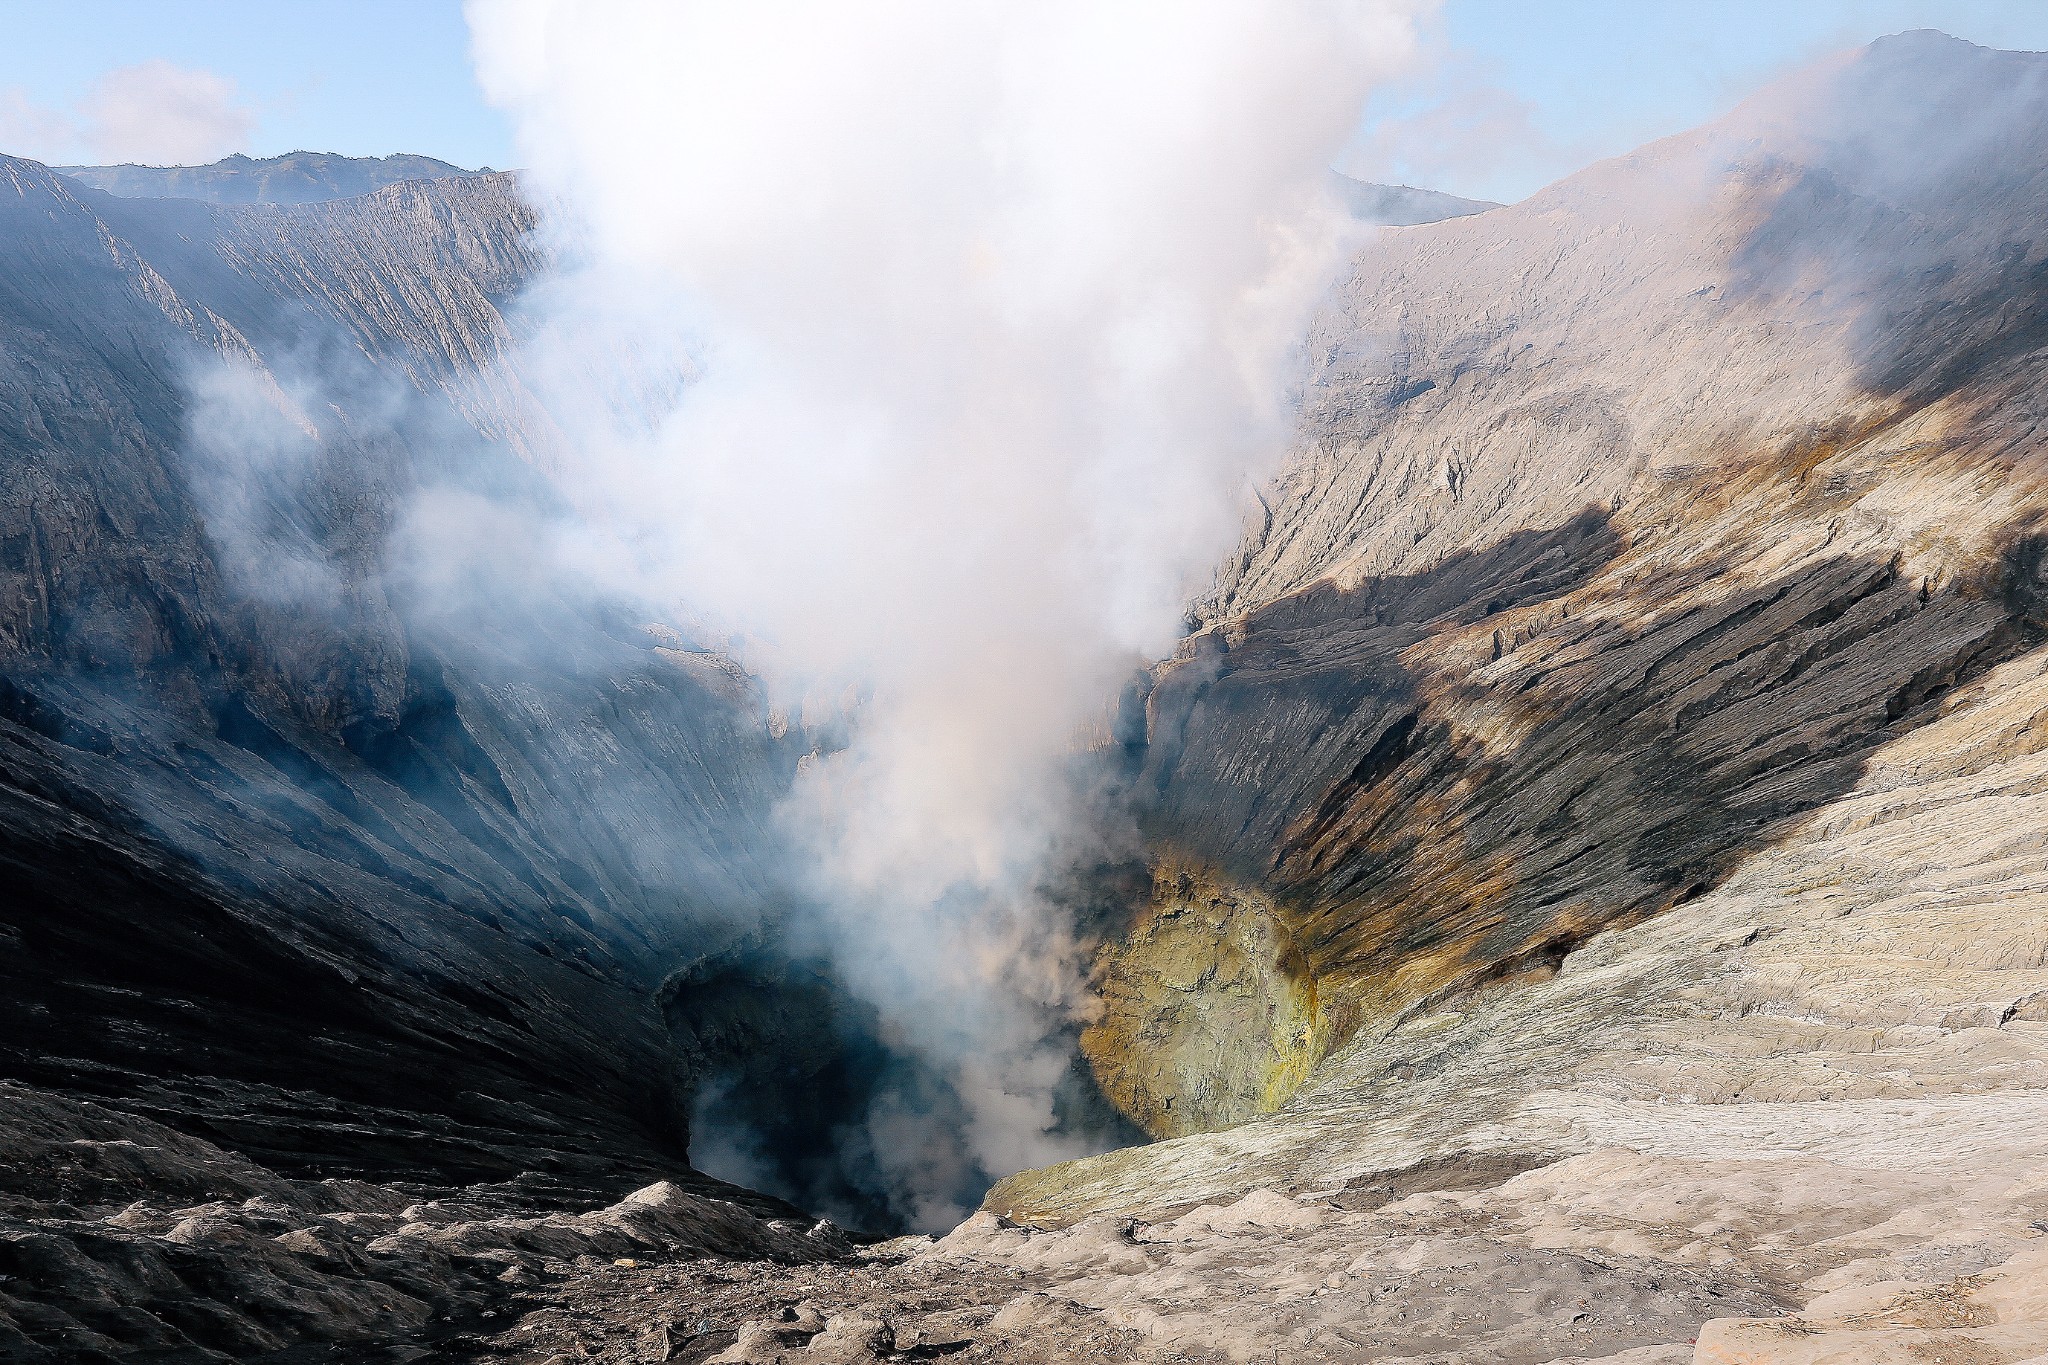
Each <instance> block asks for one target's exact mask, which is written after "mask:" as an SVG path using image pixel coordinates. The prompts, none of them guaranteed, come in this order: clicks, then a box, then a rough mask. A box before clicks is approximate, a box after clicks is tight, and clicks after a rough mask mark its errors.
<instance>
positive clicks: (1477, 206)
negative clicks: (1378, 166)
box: [1331, 171, 1500, 227]
mask: <svg viewBox="0 0 2048 1365" xmlns="http://www.w3.org/2000/svg"><path fill="white" fill-rule="evenodd" d="M1331 175H1332V177H1333V178H1334V179H1335V181H1336V184H1337V196H1338V197H1339V198H1340V199H1342V200H1343V201H1344V205H1345V207H1346V208H1348V209H1350V210H1351V216H1352V217H1354V218H1357V219H1359V220H1361V221H1363V222H1367V223H1374V224H1377V225H1378V226H1380V227H1419V226H1421V225H1422V224H1424V223H1441V222H1443V221H1444V220H1445V219H1447V218H1470V217H1471V216H1472V215H1473V214H1475V213H1484V212H1486V211H1487V210H1488V209H1497V208H1499V207H1500V205H1499V204H1496V203H1494V202H1493V201H1492V200H1491V199H1461V198H1459V197H1458V196H1457V195H1455V194H1445V193H1444V192H1443V191H1442V190H1418V189H1416V188H1415V187H1414V186H1412V185H1381V184H1377V183H1375V182H1373V181H1370V180H1354V179H1352V178H1351V177H1350V176H1348V175H1345V174H1343V173H1341V172H1336V171H1333V172H1331Z"/></svg>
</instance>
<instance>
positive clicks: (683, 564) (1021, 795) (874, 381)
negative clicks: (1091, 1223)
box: [470, 0, 1427, 1226]
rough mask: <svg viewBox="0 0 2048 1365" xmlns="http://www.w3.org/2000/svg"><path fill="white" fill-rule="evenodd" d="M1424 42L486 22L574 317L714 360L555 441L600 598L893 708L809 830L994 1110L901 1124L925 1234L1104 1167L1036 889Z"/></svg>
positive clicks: (1231, 488) (801, 810) (1015, 12)
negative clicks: (613, 591)
mask: <svg viewBox="0 0 2048 1365" xmlns="http://www.w3.org/2000/svg"><path fill="white" fill-rule="evenodd" d="M1426 8H1427V3H1426V0H1378V2H1369V0H1350V2H1348V3H1347V2H1346V0H1330V2H1329V3H1312V2H1311V0H1189V2H1188V3H1182V4H1174V5H1170V6H1162V5H1155V4H1138V3H1133V4H1114V3H1111V4H1104V3H1094V2H1083V0H1049V2H1045V3H1033V4H990V3H955V2H953V0H922V2H913V3H901V2H898V3H886V2H885V3H875V4H864V5H846V4H836V3H826V2H817V3H787V2H786V3H758V4H731V5H712V4H682V3H666V0H647V2H646V3H632V2H631V0H622V2H621V3H614V4H604V5H594V6H593V5H579V4H572V3H569V2H568V0H503V2H502V3H494V2H492V0H477V2H476V3H473V4H472V6H471V9H470V20H471V25H472V30H473V34H474V38H475V45H476V54H477V63H478V67H479V71H480V74H481V76H482V79H483V80H484V83H485V86H486V88H487V90H488V91H489V92H490V93H491V95H492V97H493V98H494V99H496V100H497V101H499V102H500V103H502V104H503V105H504V106H505V107H507V108H508V109H509V110H511V111H512V113H513V114H514V116H515V118H516V119H517V122H518V127H519V132H520V136H521V141H522V145H523V150H524V153H525V156H526V158H527V160H528V164H529V165H530V167H531V171H530V176H531V183H532V184H533V185H534V186H535V188H536V189H537V190H538V192H539V193H540V194H541V195H542V197H543V199H544V201H546V202H549V203H552V204H553V205H555V209H554V216H555V221H556V223H557V225H558V227H560V228H561V229H562V230H563V231H564V232H565V235H566V237H567V239H569V240H570V241H571V242H572V243H573V254H575V255H576V256H577V257H578V259H580V260H582V261H583V262H584V263H585V264H584V267H583V270H582V272H581V273H580V274H579V275H577V276H576V277H574V278H572V279H571V280H570V281H568V283H567V285H565V286H564V285H558V286H557V287H556V288H555V289H554V290H552V291H551V292H550V295H549V297H550V298H552V299H553V304H552V305H549V304H545V303H543V304H541V305H540V306H541V307H542V308H543V310H545V309H546V308H548V307H550V306H553V307H557V308H565V309H567V311H568V312H570V313H573V315H574V321H573V327H574V331H575V335H577V336H580V337H584V338H586V339H587V338H589V337H590V336H591V335H593V333H592V331H591V328H592V319H593V317H602V316H603V315H604V314H605V313H606V312H607V310H608V309H609V308H610V306H611V304H610V301H614V300H618V299H631V300H634V301H635V306H634V307H632V308H629V309H623V310H621V317H620V323H619V325H620V327H621V329H622V333H623V334H632V335H640V334H642V333H643V332H644V328H645V323H646V308H645V300H647V299H648V298H657V299H661V300H673V301H674V303H675V306H676V309H677V316H678V318H679V319H680V320H681V322H682V324H683V328H682V329H683V330H684V331H685V332H686V333H687V341H688V345H687V346H686V347H685V348H684V349H685V350H686V351H687V353H688V354H689V355H690V356H691V360H690V362H689V364H688V365H687V367H683V368H687V370H688V371H689V379H688V382H686V383H682V384H680V385H668V384H664V383H663V382H661V378H660V376H653V377H647V376H642V377H638V378H633V379H630V380H628V381H626V382H624V383H621V384H617V385H611V386H608V388H615V389H616V390H617V391H619V392H630V393H633V394H635V395H639V396H640V397H641V398H642V399H644V398H645V397H646V396H647V395H657V396H660V395H667V397H666V398H664V399H662V401H661V402H660V404H659V407H658V410H657V411H654V412H651V413H644V414H642V419H643V420H639V421H635V422H620V421H617V420H612V419H605V420H591V419H590V414H589V412H588V411H587V408H586V410H585V411H584V412H583V413H582V416H581V417H580V418H579V416H578V415H577V413H576V412H575V411H574V409H576V408H577V407H578V406H579V405H575V404H570V405H566V410H567V415H564V413H565V407H564V406H559V405H558V406H557V408H556V410H555V419H556V420H557V421H558V422H560V424H561V426H562V429H563V431H564V433H565V435H566V437H567V441H566V444H565V446H564V448H563V450H562V451H561V452H560V453H559V454H558V456H557V457H556V458H557V459H558V461H559V475H560V477H561V479H562V480H563V482H564V485H565V488H566V490H567V491H568V493H569V496H570V497H571V499H572V500H573V501H574V502H575V503H576V504H577V505H578V507H579V508H580V509H581V511H582V513H583V515H584V517H585V518H586V520H587V522H588V524H589V526H590V529H591V531H592V562H593V563H594V564H597V565H600V566H604V567H605V568H607V569H608V570H609V571H611V572H614V573H617V574H618V575H620V576H621V578H623V579H629V580H631V582H630V583H628V584H626V586H631V587H633V588H636V589H637V590H639V591H641V592H642V593H646V592H649V591H652V592H654V593H656V594H659V595H662V596H665V597H667V598H668V599H670V600H672V601H677V602H681V603H686V604H688V605H689V606H690V607H691V608H692V609H693V610H694V611H695V612H697V613H698V614H699V615H701V616H703V617H706V618H711V619H717V620H721V621H725V622H729V623H732V624H733V625H734V626H735V627H737V628H739V629H741V630H743V631H745V632H746V634H747V636H748V637H749V638H750V639H752V640H754V641H756V642H757V647H756V649H755V650H754V652H753V653H752V654H751V655H750V662H752V663H753V664H754V665H755V666H757V667H759V668H761V669H762V670H763V671H764V672H765V673H766V674H767V676H768V679H769V681H770V684H771V686H774V687H776V688H778V689H780V690H781V691H782V692H783V693H784V694H785V696H787V697H789V698H792V699H797V698H801V697H802V696H804V695H806V694H808V695H811V696H818V695H834V694H836V693H837V692H838V691H839V690H840V689H842V688H845V687H847V686H853V687H856V688H858V689H859V690H860V695H861V696H862V697H863V699H864V700H863V702H862V704H861V705H860V707H859V715H858V724H857V727H856V730H855V735H854V740H853V743H852V745H851V747H850V748H848V749H846V750H843V751H841V752H837V753H832V754H827V755H824V756H821V757H819V758H818V759H816V760H815V761H813V762H811V763H809V764H808V765H807V767H806V769H805V772H804V775H803V777H802V778H801V779H800V781H799V784H798V788H797V790H796V792H795V793H794V795H793V796H792V798H791V801H790V805H789V809H788V812H787V814H788V815H789V817H790V819H791V820H792V821H793V822H795V823H796V825H797V826H798V827H800V828H802V829H804V830H806V831H807V832H808V835H809V842H810V845H811V847H813V848H814V849H815V852H816V864H815V869H814V879H815V889H816V896H817V899H818V902H819V904H820V905H821V906H822V907H824V910H825V913H824V914H823V915H822V916H821V917H820V918H819V919H818V921H817V924H816V925H815V932H816V934H817V935H818V938H819V943H818V945H817V947H818V948H819V950H820V951H823V952H826V953H829V954H830V955H831V957H832V958H833V959H834V961H835V962H836V963H837V964H838V969H839V970H840V971H841V972H842V973H843V974H844V976H845V978H846V979H847V981H848V982H849V983H850V984H851V985H852V986H853V987H854V988H855V989H856V990H857V991H859V992H860V993H861V994H863V995H864V996H865V997H866V998H867V999H868V1000H870V1001H871V1002H872V1003H873V1004H874V1005H875V1006H876V1007H877V1009H878V1010H879V1012H880V1014H881V1017H882V1018H883V1020H884V1023H885V1027H887V1028H888V1029H889V1030H890V1031H891V1032H892V1033H893V1034H894V1035H896V1041H898V1042H899V1043H900V1044H901V1045H902V1046H904V1047H906V1048H907V1049H909V1050H911V1051H913V1052H914V1053H916V1054H917V1055H920V1056H922V1057H924V1058H926V1059H928V1060H930V1061H931V1062H932V1063H933V1064H934V1065H936V1066H938V1067H940V1068H941V1069H942V1071H943V1074H944V1075H945V1077H946V1079H947V1081H948V1083H949V1085H950V1086H951V1088H952V1090H953V1091H954V1093H955V1094H956V1095H957V1098H958V1101H959V1107H960V1113H961V1118H960V1120H959V1127H960V1129H961V1131H960V1133H959V1134H958V1138H959V1141H958V1142H957V1143H955V1144H954V1145H953V1146H952V1147H950V1148H949V1147H947V1146H946V1145H945V1144H944V1143H943V1142H935V1140H934V1139H933V1138H932V1137H931V1135H930V1133H929V1132H920V1131H918V1129H917V1125H916V1124H915V1123H914V1122H906V1121H905V1120H906V1115H914V1113H915V1112H916V1109H917V1106H916V1104H915V1103H913V1102H912V1101H911V1100H910V1099H909V1098H907V1097H906V1098H905V1100H904V1103H903V1104H902V1105H897V1106H894V1107H891V1106H878V1107H877V1112H876V1113H875V1114H873V1115H871V1116H870V1121H869V1132H868V1133H867V1134H866V1135H865V1138H866V1140H867V1141H869V1142H871V1143H872V1144H873V1146H874V1149H875V1151H876V1152H877V1155H878V1158H879V1159H881V1160H883V1161H884V1162H885V1163H888V1162H892V1161H893V1173H894V1178H895V1180H896V1182H897V1184H898V1187H899V1189H900V1192H901V1199H900V1202H901V1205H902V1207H903V1208H904V1209H905V1211H906V1213H907V1214H908V1216H909V1217H911V1218H912V1220H913V1221H917V1222H920V1223H923V1224H925V1225H928V1226H929V1225H937V1224H941V1223H944V1222H946V1221H948V1220H949V1219H951V1218H953V1217H957V1216H958V1214H959V1212H960V1209H959V1200H960V1199H962V1198H963V1197H971V1193H972V1187H973V1184H974V1181H975V1179H977V1178H982V1179H985V1178H986V1175H987V1174H989V1173H996V1174H1000V1173H1002V1172H1004V1171H1007V1170H1012V1169H1017V1168H1020V1167H1023V1166H1026V1165H1031V1164H1037V1163H1041V1162H1045V1161H1049V1160H1057V1159H1060V1158H1063V1157H1067V1156H1072V1155H1076V1154H1078V1153H1077V1151H1076V1150H1075V1148H1074V1146H1073V1141H1072V1140H1071V1139H1069V1138H1063V1137H1061V1136H1059V1135H1058V1134H1057V1133H1056V1132H1055V1131H1054V1127H1055V1125H1054V1121H1053V1115H1052V1111H1051V1098H1050V1097H1051V1094H1052V1091H1053V1087H1054V1086H1055V1085H1056V1083H1057V1082H1058V1080H1059V1077H1060V1075H1061V1074H1062V1073H1063V1071H1064V1069H1065V1067H1066V1064H1067V1057H1066V1054H1065V1052H1064V1050H1063V1049H1061V1048H1059V1047H1057V1046H1055V1045H1054V1044H1052V1043H1049V1042H1048V1041H1046V1040H1047V1039H1048V1038H1049V1037H1050V1036H1051V1035H1052V1034H1053V1033H1054V1032H1056V1030H1057V1028H1058V1026H1059V1025H1060V1023H1061V1022H1063V1021H1064V1020H1065V1019H1066V1018H1067V1017H1068V1015H1069V1014H1070V1012H1071V1011H1072V1010H1073V1009H1074V1008H1076V1006H1077V998H1076V989H1075V986H1076V981H1077V964H1076V962H1075V961H1074V950H1073V948H1072V946H1071V944H1070V943H1069V941H1068V935H1067V933H1066V932H1065V930H1064V929H1063V927H1062V926H1061V924H1060V923H1059V919H1058V916H1057V915H1055V914H1053V913H1052V912H1051V911H1050V910H1049V909H1048V908H1047V907H1046V906H1045V905H1044V904H1043V903H1042V900H1041V897H1040V896H1039V894H1038V890H1037V888H1038V887H1039V886H1040V884H1041V882H1042V880H1043V878H1044V877H1045V875H1046V874H1047V872H1048V871H1049V870H1051V869H1054V868H1056V867H1057V866H1058V865H1059V864H1060V862H1061V861H1062V860H1063V859H1066V858H1070V857H1073V856H1076V855H1077V854H1079V853H1082V852H1085V851H1086V847H1087V844H1088V842H1089V840H1090V838H1091V837H1092V836H1091V835H1090V834H1088V833H1087V832H1086V831H1084V830H1082V829H1081V828H1079V827H1078V825H1079V823H1080V822H1078V821H1077V820H1076V818H1075V814H1076V812H1075V806H1074V802H1073V801H1072V799H1071V798H1070V797H1069V795H1068V786H1067V783H1066V781H1065V779H1064V776H1063V774H1064V768H1065V765H1066V762H1067V757H1068V755H1069V754H1070V752H1071V749H1072V746H1073V742H1074V737H1075V736H1076V734H1077V733H1078V732H1079V731H1080V730H1081V729H1082V728H1083V727H1084V725H1085V723H1086V721H1087V720H1088V718H1089V717H1090V716H1091V715H1093V714H1098V713H1099V712H1100V711H1101V709H1102V707H1103V705H1104V699H1105V698H1106V697H1107V696H1108V695H1110V693H1111V692H1112V691H1113V689H1114V688H1115V686H1116V685H1117V683H1118V681H1119V680H1120V679H1121V678H1122V677H1123V676H1125V675H1127V673H1128V671H1129V669H1130V667H1131V664H1132V662H1133V661H1134V660H1135V659H1141V658H1146V657H1154V656H1157V655H1158V654H1160V653H1162V652H1164V651H1166V650H1168V649H1170V648H1171V646H1172V645H1173V643H1174V640H1175V638H1176V635H1177V633H1178V630H1179V627H1180V622H1181V613H1182V608H1183V603H1184V602H1185V601H1186V599H1187V597H1188V595H1189V592H1190V590H1191V589H1192V588H1194V587H1196V586H1198V583H1197V579H1198V577H1199V576H1200V575H1201V574H1202V573H1203V572H1204V571H1205V570H1206V569H1207V567H1208V566H1209V565H1210V564H1211V563H1212V562H1213V561H1214V560H1215V558H1216V557H1217V555H1218V554H1219V553H1220V552H1221V551H1223V550H1224V549H1225V548H1227V545H1228V543H1229V542H1230V540H1231V538H1232V536H1233V535H1234V533H1235V531H1236V528H1237V525H1238V517H1239V501H1238V499H1239V494H1240V493H1241V491H1242V490H1243V488H1244V487H1245V484H1246V481H1247V479H1248V477H1250V476H1252V475H1254V474H1255V473H1256V472H1257V471H1258V470H1259V468H1260V467H1261V466H1262V464H1263V463H1264V461H1265V460H1266V459H1267V458H1268V457H1269V455H1271V454H1273V453H1274V452H1275V451H1276V449H1277V447H1278V446H1279V444H1280V443H1281V442H1282V440H1283V439H1284V437H1285V435H1286V427H1287V417H1288V408H1287V401H1286V400H1287V392H1286V389H1287V385H1286V380H1287V376H1288V374H1289V368H1290V364H1291V360H1292V353H1293V349H1294V346H1295V343H1296V339H1297V338H1298V337H1299V335H1300V334H1301V330H1302V324H1303V322H1304V320H1305V314H1306V310H1307V309H1308V308H1309V306H1311V305H1312V303H1313V302H1314V300H1315V299H1316V297H1317V296H1318V294H1319V293H1320V291H1321V289H1322V288H1323V287H1324V284H1325V282H1326V280H1327V277H1328V274H1329V271H1330V270H1331V268H1332V267H1333V266H1334V264H1335V263H1336V262H1337V260H1338V259H1340V254H1341V251H1342V249H1343V247H1344V245H1345V238H1344V232H1345V228H1344V227H1343V221H1344V220H1343V218H1342V215H1341V213H1340V211H1339V210H1338V209H1337V208H1336V207H1335V206H1334V205H1332V204H1331V203H1329V202H1328V200H1327V185H1328V179H1329V172H1328V167H1329V164H1330V161H1331V158H1332V156H1333V155H1334V154H1335V152H1336V151H1337V150H1338V149H1339V148H1340V147H1341V146H1342V145H1343V144H1344V142H1345V139H1346V137H1347V135H1348V134H1349V133H1350V132H1351V131H1352V127H1353V124H1354V122H1355V120H1356V118H1357V116H1358V113H1359V110H1360V107H1361V105H1362V104H1363V102H1364V99H1365V97H1366V96H1367V94H1368V93H1369V90H1370V88H1371V86H1372V85H1373V84H1374V83H1375V82H1376V81H1378V80H1380V79H1383V78H1385V77H1387V76H1389V75H1391V74H1393V73H1394V72H1395V71H1396V70H1398V69H1399V68H1400V67H1401V66H1402V65H1403V64H1404V63H1406V62H1407V61H1408V60H1410V58H1411V55H1412V53H1413V51H1414V47H1415V23H1416V20H1417V18H1418V17H1419V15H1420V12H1422V11H1424V10H1425V9H1426ZM540 322H541V329H542V331H543V332H544V333H546V332H547V331H548V326H547V324H548V319H547V317H546V316H543V317H542V318H541V320H540ZM552 335H555V336H556V337H559V336H560V335H561V333H560V332H559V331H557V332H554V333H552ZM562 349H563V348H562V347H561V346H560V345H555V346H553V347H537V348H535V349H534V350H531V351H529V352H528V353H527V355H526V356H525V357H524V359H523V362H522V363H524V364H525V365H526V366H527V367H528V368H529V370H530V371H541V370H545V369H547V368H549V367H550V366H551V365H553V364H554V363H555V362H556V361H559V360H561V359H562V356H561V352H562ZM636 349H637V348H636ZM652 349H653V351H654V352H655V353H659V352H660V348H652ZM678 372H679V373H680V372H681V370H680V369H679V371H678ZM530 377H531V378H532V379H533V381H534V383H535V384H536V385H537V386H538V387H539V388H541V389H542V390H548V389H550V388H552V389H553V390H555V391H558V392H559V391H561V390H562V389H564V388H565V387H573V386H567V385H564V384H563V383H561V382H559V378H558V379H557V382H555V383H553V384H550V383H549V379H548V376H547V375H546V374H544V373H536V374H534V375H532V376H530ZM885 1111H886V1112H885ZM963 1190H964V1191H967V1192H968V1193H967V1194H966V1195H963V1193H962V1191H963Z"/></svg>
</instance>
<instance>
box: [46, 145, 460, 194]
mask: <svg viewBox="0 0 2048 1365" xmlns="http://www.w3.org/2000/svg"><path fill="white" fill-rule="evenodd" d="M51 169H52V170H55V171H56V172H57V173H58V174H60V175H64V176H68V177H69V178H70V179H72V180H75V181H77V182H79V183H80V184H83V185H89V186H91V187H92V188H93V189H96V190H104V191H106V192H107V193H108V194H112V195H118V196H119V197H121V198H123V199H199V200H204V201H206V202H208V203H214V204H318V203H323V202H325V201H327V200H330V199H353V198H355V197H356V196H357V195H359V194H368V193H370V192H371V191H372V190H378V189H382V188H383V187H384V186H386V185H393V184H396V183H398V182H399V181H401V180H460V179H466V178H468V177H471V176H476V175H484V174H488V173H489V168H488V167H486V168H485V169H484V170H481V171H470V170H464V169H463V168H462V167H460V166H455V165H451V164H449V163H448V162H446V161H440V160H437V159H436V158H434V157H431V156H416V155H413V154H410V153H404V152H400V153H394V154H393V155H391V156H342V155H340V154H339V153H336V152H287V153H285V154H284V155H283V156H270V157H262V158H254V157H246V156H243V155H241V154H240V153H236V154H235V155H233V156H229V157H223V158H221V159H220V160H219V161H216V162H214V163H213V164H211V165H209V166H135V165H122V166H53V167H52V168H51Z"/></svg>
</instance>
